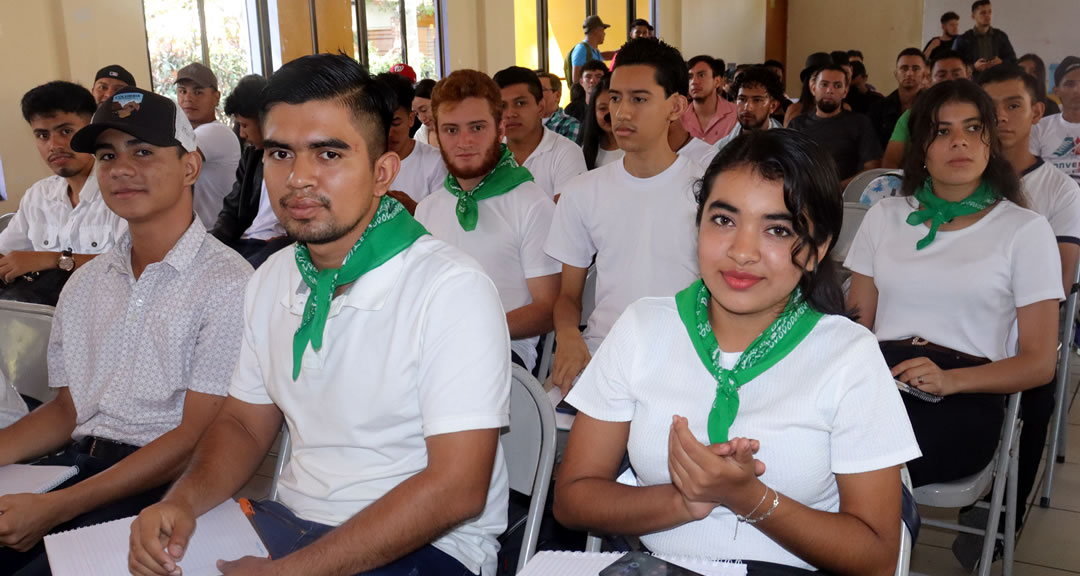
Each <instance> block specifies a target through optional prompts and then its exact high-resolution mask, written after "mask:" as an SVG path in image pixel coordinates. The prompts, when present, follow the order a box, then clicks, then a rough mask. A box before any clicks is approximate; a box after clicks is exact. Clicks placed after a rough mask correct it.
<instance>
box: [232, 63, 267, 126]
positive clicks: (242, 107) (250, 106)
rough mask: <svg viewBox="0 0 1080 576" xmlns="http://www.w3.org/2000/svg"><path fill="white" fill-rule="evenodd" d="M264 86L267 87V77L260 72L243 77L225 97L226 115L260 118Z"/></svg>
mask: <svg viewBox="0 0 1080 576" xmlns="http://www.w3.org/2000/svg"><path fill="white" fill-rule="evenodd" d="M263 88H266V78H263V77H262V76H259V75H258V74H249V75H247V76H244V77H243V78H241V79H240V81H239V82H237V83H236V87H235V88H233V91H232V92H231V93H230V94H229V95H228V96H226V97H225V115H226V116H243V117H244V118H250V119H252V120H258V119H259V110H260V108H262V100H261V98H262V91H263Z"/></svg>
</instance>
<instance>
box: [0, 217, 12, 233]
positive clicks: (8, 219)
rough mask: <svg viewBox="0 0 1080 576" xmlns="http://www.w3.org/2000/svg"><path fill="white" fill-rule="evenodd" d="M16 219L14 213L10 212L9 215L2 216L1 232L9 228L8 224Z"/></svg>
mask: <svg viewBox="0 0 1080 576" xmlns="http://www.w3.org/2000/svg"><path fill="white" fill-rule="evenodd" d="M14 217H15V213H14V212H8V213H7V214H0V232H3V231H4V228H7V226H8V223H9V222H11V219H12V218H14Z"/></svg>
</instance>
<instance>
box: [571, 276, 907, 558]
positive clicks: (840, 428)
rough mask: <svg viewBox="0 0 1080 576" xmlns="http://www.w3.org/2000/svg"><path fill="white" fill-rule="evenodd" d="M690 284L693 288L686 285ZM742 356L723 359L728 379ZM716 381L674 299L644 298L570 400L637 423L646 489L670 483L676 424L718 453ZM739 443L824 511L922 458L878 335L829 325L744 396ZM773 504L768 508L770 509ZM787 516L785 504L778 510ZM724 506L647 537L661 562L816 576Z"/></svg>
mask: <svg viewBox="0 0 1080 576" xmlns="http://www.w3.org/2000/svg"><path fill="white" fill-rule="evenodd" d="M687 284H689V282H687ZM740 355H741V352H739V351H735V352H731V353H725V352H723V351H721V357H720V361H721V363H722V365H723V366H724V367H726V368H728V369H730V368H732V367H733V366H734V365H735V363H736V362H737V361H738V359H739V356H740ZM715 399H716V380H715V379H714V378H713V376H712V375H711V374H710V373H709V371H708V370H707V369H706V368H705V366H704V364H702V363H701V360H700V359H699V358H698V355H697V352H696V351H695V350H694V345H693V344H692V343H691V341H690V338H689V336H688V335H687V333H686V327H685V326H684V325H683V323H682V320H680V319H679V313H678V310H677V309H676V306H675V299H674V298H643V299H641V300H639V301H637V302H635V303H634V304H632V305H631V306H630V307H629V308H627V310H626V313H625V314H623V315H622V317H621V318H619V321H618V322H616V323H615V327H614V328H612V330H611V334H610V335H608V338H607V339H606V340H605V341H604V344H603V345H602V346H600V350H599V352H597V353H596V356H595V357H594V358H593V359H592V361H591V362H590V363H589V366H588V367H587V368H586V369H585V372H584V373H582V375H581V378H580V379H579V380H578V382H577V384H576V385H574V388H573V389H572V390H571V391H570V394H569V395H568V396H567V398H566V401H567V402H569V403H570V404H573V405H574V406H575V407H576V408H577V409H578V410H580V411H581V412H584V413H586V414H588V415H589V416H591V417H592V418H596V419H598V420H604V421H608V422H631V426H630V436H629V437H628V438H627V446H626V447H627V452H628V454H629V456H630V464H631V465H632V466H633V469H634V473H635V474H636V476H637V481H638V484H639V485H642V486H655V485H663V484H670V483H671V476H670V474H669V472H668V432H669V430H670V428H671V417H672V416H673V415H675V414H678V415H680V416H683V417H685V418H686V419H687V420H688V421H689V425H690V431H691V432H692V433H693V434H694V436H695V437H697V439H698V441H699V442H702V443H704V444H708V443H709V432H708V421H709V410H710V408H711V407H712V404H713V401H714V400H715ZM729 437H730V438H736V437H744V438H754V439H757V440H758V441H760V442H761V450H759V451H758V453H757V455H756V458H757V459H759V460H761V461H762V462H764V463H765V466H766V468H765V474H764V475H763V476H762V477H761V481H762V482H764V483H765V484H767V485H768V486H770V487H772V488H773V489H775V490H776V491H778V492H782V493H783V494H784V496H785V497H786V498H791V499H794V500H796V501H798V502H800V503H802V504H803V505H805V506H808V507H810V508H813V509H815V510H822V511H825V512H837V511H839V509H840V493H839V490H838V488H837V485H836V476H835V475H836V474H859V473H863V472H870V471H873V470H880V469H882V468H888V467H890V466H896V465H897V464H901V463H903V462H907V461H909V460H912V459H914V458H918V457H919V456H920V453H919V446H918V444H917V443H916V441H915V435H914V433H913V432H912V430H911V423H910V422H909V421H908V417H907V413H906V412H905V410H904V404H903V401H902V400H901V399H900V394H899V392H898V391H897V390H896V385H895V384H893V379H892V376H890V375H889V368H888V366H887V365H886V364H885V360H884V359H883V358H882V357H881V352H880V351H879V350H878V345H877V341H876V340H874V336H873V335H872V334H871V333H870V332H869V331H868V330H866V329H865V328H863V327H862V326H859V325H858V324H855V323H854V322H852V321H851V320H848V319H847V318H843V317H840V316H825V317H823V318H822V319H821V320H819V321H818V323H817V325H816V326H815V327H814V329H813V330H812V331H811V332H810V334H809V335H808V336H807V337H806V338H805V339H804V340H803V341H802V342H801V343H800V344H799V345H798V346H797V347H795V349H794V350H792V351H791V353H790V354H788V355H787V356H786V357H784V358H783V359H782V360H780V361H779V362H778V363H777V364H776V365H774V366H773V367H771V368H769V369H768V370H766V371H765V372H764V373H762V374H761V375H759V376H758V377H757V378H754V379H753V380H751V381H750V382H749V383H747V384H746V385H744V386H743V387H742V388H740V389H739V411H738V414H737V415H736V416H735V421H734V422H733V423H732V426H731V428H730V430H729ZM769 504H770V502H766V503H765V504H764V505H763V506H762V510H765V506H768V505H769ZM783 506H784V502H783V499H781V502H780V507H781V508H782V507H783ZM736 524H737V520H736V519H735V515H734V514H733V513H732V512H731V510H729V509H727V508H725V507H723V506H718V507H716V508H715V509H714V510H713V511H712V513H711V514H709V516H707V517H705V518H704V519H702V520H698V521H696V522H688V523H686V524H683V525H681V526H676V527H674V528H671V529H668V530H662V531H659V532H654V533H652V534H648V535H645V536H642V537H641V540H642V542H644V543H645V544H646V545H647V546H648V547H649V549H650V550H652V551H653V552H655V553H657V554H667V555H676V556H696V557H702V556H704V557H707V558H712V559H739V560H762V561H768V562H776V563H780V564H788V565H792V566H799V567H802V568H810V566H809V565H808V564H807V563H806V562H804V561H802V560H800V559H799V558H798V557H796V556H795V555H793V554H791V553H790V552H788V551H787V550H785V549H784V548H783V546H781V545H780V544H778V543H776V542H775V541H774V540H772V539H771V538H769V537H768V536H766V535H765V534H763V533H762V532H760V531H758V530H757V529H755V528H754V527H753V526H749V525H746V524H743V525H742V526H740V527H739V528H738V532H737V536H738V537H737V538H736Z"/></svg>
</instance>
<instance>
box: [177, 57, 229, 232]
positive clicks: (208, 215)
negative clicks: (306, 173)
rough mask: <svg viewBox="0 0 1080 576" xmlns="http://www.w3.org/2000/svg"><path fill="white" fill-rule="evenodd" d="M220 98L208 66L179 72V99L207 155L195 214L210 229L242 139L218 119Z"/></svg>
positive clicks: (194, 65) (195, 64)
mask: <svg viewBox="0 0 1080 576" xmlns="http://www.w3.org/2000/svg"><path fill="white" fill-rule="evenodd" d="M220 100H221V92H219V91H218V79H217V76H215V75H214V72H213V71H212V70H210V69H209V68H207V67H206V66H203V65H202V64H200V63H198V62H193V63H191V64H188V65H187V66H184V67H183V68H181V69H180V70H178V71H177V72H176V102H177V103H178V104H180V108H181V109H183V111H184V114H186V115H187V118H188V120H189V121H190V122H191V125H192V126H194V127H195V139H196V140H197V141H198V143H199V152H200V153H201V154H202V156H203V171H202V174H201V175H200V176H199V181H198V182H197V183H196V184H195V213H196V214H198V215H199V219H200V220H202V223H203V226H206V228H207V229H210V228H213V227H214V223H216V222H217V217H218V214H220V213H221V207H222V204H223V203H224V201H225V197H226V196H228V195H229V193H230V192H232V188H233V183H234V182H236V167H237V166H239V164H240V140H238V139H237V138H236V134H233V131H232V130H231V129H229V127H228V126H226V125H224V124H222V123H221V122H218V121H217V106H218V102H219V101H220Z"/></svg>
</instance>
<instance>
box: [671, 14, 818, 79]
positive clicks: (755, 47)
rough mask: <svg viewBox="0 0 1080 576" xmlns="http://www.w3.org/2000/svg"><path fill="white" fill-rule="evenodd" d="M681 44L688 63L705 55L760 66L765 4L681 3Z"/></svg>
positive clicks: (763, 41)
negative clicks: (693, 58) (695, 57)
mask: <svg viewBox="0 0 1080 576" xmlns="http://www.w3.org/2000/svg"><path fill="white" fill-rule="evenodd" d="M796 1H800V0H796ZM803 1H805V0H803ZM661 26H663V24H661ZM681 40H682V46H680V47H679V48H680V50H681V51H682V55H683V57H685V58H687V59H689V58H692V57H694V56H697V55H698V54H708V55H710V56H714V57H717V58H723V59H724V61H726V62H736V63H751V64H753V63H760V62H763V61H764V60H765V0H724V1H723V2H719V1H717V0H682V35H681Z"/></svg>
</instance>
